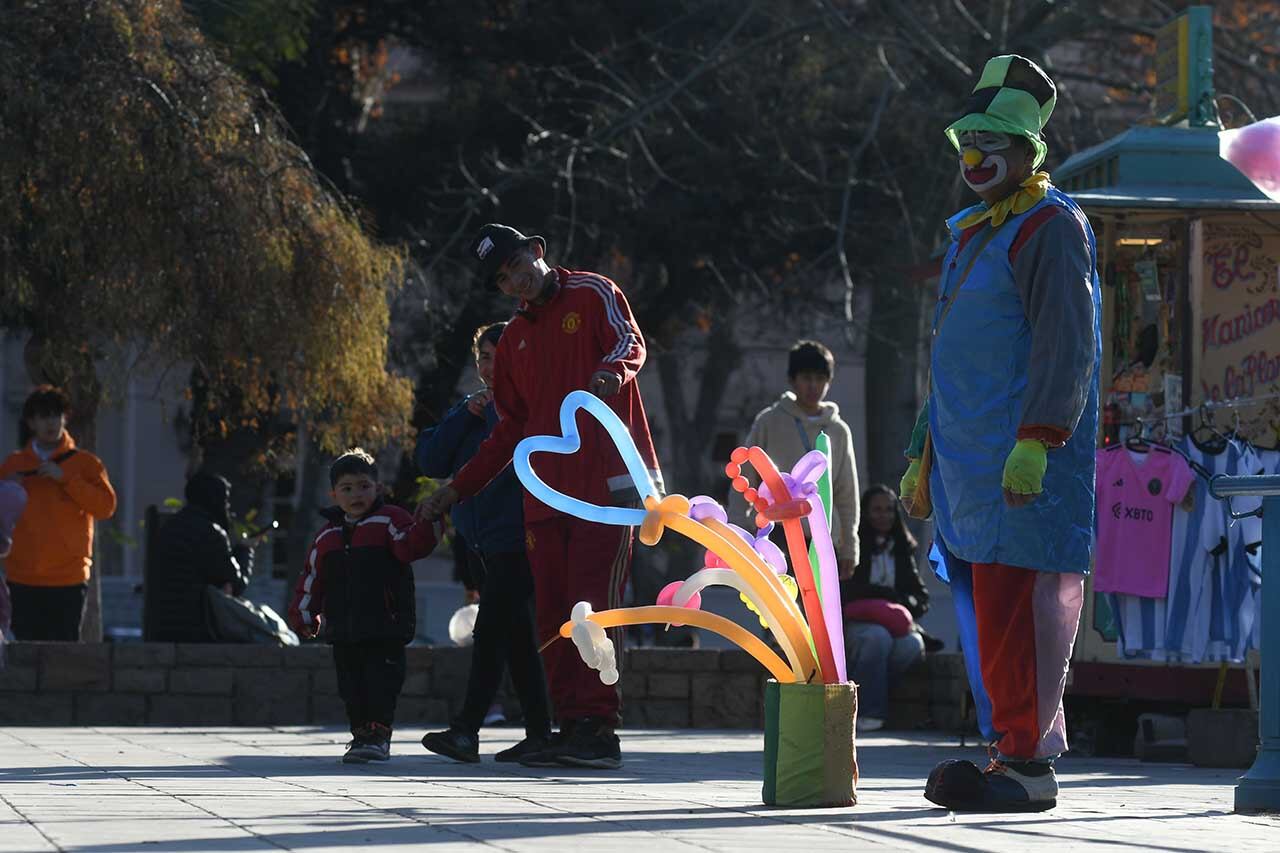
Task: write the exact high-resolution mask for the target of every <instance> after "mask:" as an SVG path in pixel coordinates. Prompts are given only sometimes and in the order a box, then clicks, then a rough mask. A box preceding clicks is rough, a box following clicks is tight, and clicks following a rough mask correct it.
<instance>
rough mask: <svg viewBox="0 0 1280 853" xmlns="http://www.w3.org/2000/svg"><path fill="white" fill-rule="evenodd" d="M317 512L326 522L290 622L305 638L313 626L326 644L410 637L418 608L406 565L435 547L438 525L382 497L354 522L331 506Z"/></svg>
mask: <svg viewBox="0 0 1280 853" xmlns="http://www.w3.org/2000/svg"><path fill="white" fill-rule="evenodd" d="M321 515H323V516H324V517H325V518H326V519H327V520H328V522H329V523H328V524H326V525H325V526H324V527H323V528H322V529H321V530H320V532H319V533H317V534H316V538H315V541H314V542H313V543H312V545H311V551H310V552H309V553H308V554H307V564H306V566H305V567H304V569H303V572H302V576H301V577H300V578H298V584H297V587H296V588H295V589H294V593H293V602H292V603H291V604H290V605H289V624H290V625H291V626H292V627H293V629H294V630H295V631H297V632H298V633H299V634H302V635H303V636H307V637H311V636H315V635H316V634H317V630H318V631H319V634H320V636H321V637H323V638H324V639H326V640H328V641H329V642H330V643H361V642H369V641H374V640H400V641H401V642H404V643H409V642H410V641H412V640H413V636H414V632H415V630H416V618H417V616H416V611H417V608H416V607H415V604H414V592H413V568H412V567H411V566H410V565H409V564H410V563H412V562H413V561H414V560H418V559H421V558H423V557H425V556H427V555H428V554H430V553H431V552H432V551H433V550H434V549H435V547H436V543H437V535H436V530H435V526H434V525H432V524H430V523H428V522H417V523H415V522H414V520H413V516H411V515H410V514H409V513H408V512H406V511H405V510H403V509H401V508H400V507H398V506H392V505H390V504H386V503H383V502H382V501H381V500H379V501H377V502H376V503H375V504H374V505H373V507H372V508H371V509H370V510H369V511H368V512H366V513H365V514H364V515H363V516H361V517H360V518H359V519H357V520H356V521H354V522H350V521H347V520H346V517H345V515H344V514H343V512H342V510H341V509H339V508H338V507H336V506H335V507H329V508H328V509H325V510H322V511H321ZM317 616H320V617H323V618H321V619H317V618H316V617H317Z"/></svg>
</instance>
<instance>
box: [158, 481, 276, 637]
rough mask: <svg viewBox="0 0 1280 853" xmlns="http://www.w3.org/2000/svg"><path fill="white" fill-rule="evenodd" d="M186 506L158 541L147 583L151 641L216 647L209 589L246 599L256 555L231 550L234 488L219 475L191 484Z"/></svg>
mask: <svg viewBox="0 0 1280 853" xmlns="http://www.w3.org/2000/svg"><path fill="white" fill-rule="evenodd" d="M184 494H185V496H186V499H187V504H186V506H184V507H183V508H182V509H181V510H179V511H178V513H177V514H176V515H175V516H174V517H173V518H171V519H169V520H168V521H167V522H166V523H165V525H164V526H163V527H161V528H160V531H159V533H158V534H157V535H156V543H155V549H156V550H155V553H154V554H153V555H152V558H151V559H152V561H153V565H154V566H155V569H154V570H153V571H152V572H151V577H149V578H148V579H147V582H148V583H149V584H151V589H149V590H148V591H147V595H148V597H149V598H150V599H151V602H150V607H149V609H150V610H151V613H152V620H153V621H152V625H151V630H150V632H149V634H148V639H151V640H157V641H159V640H164V641H168V642H181V643H214V642H218V640H219V637H218V635H217V632H216V631H215V630H214V626H213V624H212V620H211V617H210V612H209V607H208V604H207V601H206V593H205V587H208V586H213V587H218V588H220V589H222V590H224V591H225V592H226V593H228V594H229V595H235V596H240V595H243V594H244V591H245V587H246V586H248V584H249V576H250V575H251V574H252V573H253V550H252V549H251V548H249V547H246V546H245V545H240V546H239V547H234V548H233V547H232V544H231V519H230V516H231V510H230V499H231V484H230V483H229V482H227V481H226V480H225V479H224V478H222V477H219V476H216V475H214V474H206V473H197V474H195V475H193V476H192V477H191V479H190V480H188V481H187V486H186V489H185V492H184Z"/></svg>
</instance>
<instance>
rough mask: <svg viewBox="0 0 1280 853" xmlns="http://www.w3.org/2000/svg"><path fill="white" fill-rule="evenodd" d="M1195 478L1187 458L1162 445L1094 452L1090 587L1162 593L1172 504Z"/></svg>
mask: <svg viewBox="0 0 1280 853" xmlns="http://www.w3.org/2000/svg"><path fill="white" fill-rule="evenodd" d="M1194 476H1195V475H1194V474H1193V473H1192V472H1191V467H1190V466H1189V465H1188V464H1187V461H1186V460H1185V459H1183V458H1182V457H1181V456H1179V455H1178V454H1176V453H1174V452H1172V451H1170V450H1167V449H1163V448H1153V449H1151V450H1150V451H1149V452H1147V453H1145V454H1136V453H1133V452H1131V451H1129V450H1127V449H1125V448H1124V447H1118V448H1112V449H1108V450H1100V451H1098V485H1097V489H1098V557H1097V562H1096V564H1095V566H1094V572H1095V574H1094V582H1093V588H1094V590H1095V591H1097V592H1115V593H1124V594H1127V595H1137V596H1141V597H1143V598H1164V597H1165V594H1166V592H1167V590H1168V585H1169V532H1170V529H1171V525H1172V523H1173V507H1174V505H1175V504H1177V503H1179V502H1180V501H1181V500H1182V499H1183V498H1184V497H1185V496H1186V494H1187V489H1188V488H1190V486H1191V481H1192V480H1193V479H1194Z"/></svg>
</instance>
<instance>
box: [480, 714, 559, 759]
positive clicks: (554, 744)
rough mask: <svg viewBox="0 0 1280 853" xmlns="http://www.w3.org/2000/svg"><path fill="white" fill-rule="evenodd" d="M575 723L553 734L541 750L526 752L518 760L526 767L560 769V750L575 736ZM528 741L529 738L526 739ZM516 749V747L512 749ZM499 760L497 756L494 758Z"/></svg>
mask: <svg viewBox="0 0 1280 853" xmlns="http://www.w3.org/2000/svg"><path fill="white" fill-rule="evenodd" d="M573 725H574V724H573V721H569V722H567V723H565V724H564V725H562V726H561V727H560V731H558V732H553V733H552V734H551V736H550V737H548V738H547V740H546V743H545V744H544V745H543V746H542V748H540V749H535V750H532V751H530V752H526V753H525V754H524V755H522V756H520V757H519V758H517V759H516V761H518V762H520V763H521V764H523V765H524V766H525V767H559V766H560V759H559V757H558V756H559V754H560V750H561V749H563V748H564V746H565V744H566V743H568V741H569V736H570V735H571V734H573ZM526 740H528V738H526ZM512 748H513V749H514V747H512ZM494 757H495V758H497V756H494Z"/></svg>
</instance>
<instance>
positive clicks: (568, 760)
mask: <svg viewBox="0 0 1280 853" xmlns="http://www.w3.org/2000/svg"><path fill="white" fill-rule="evenodd" d="M556 758H557V760H558V761H559V762H560V763H561V764H564V765H567V766H569V767H594V768H597V769H600V770H617V769H618V768H619V767H621V766H622V747H621V744H620V743H619V742H618V736H617V735H616V734H614V733H613V727H612V726H610V725H608V724H607V723H605V722H604V721H603V720H592V719H588V720H581V721H579V723H578V725H576V726H574V728H573V734H571V735H570V736H569V739H568V740H567V741H565V744H564V746H563V747H562V748H561V749H560V750H559V752H557V754H556Z"/></svg>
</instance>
